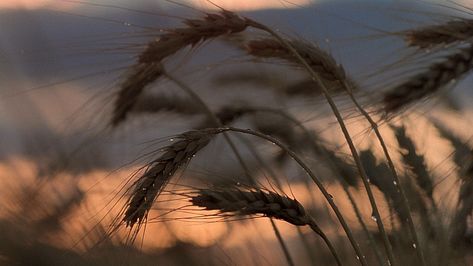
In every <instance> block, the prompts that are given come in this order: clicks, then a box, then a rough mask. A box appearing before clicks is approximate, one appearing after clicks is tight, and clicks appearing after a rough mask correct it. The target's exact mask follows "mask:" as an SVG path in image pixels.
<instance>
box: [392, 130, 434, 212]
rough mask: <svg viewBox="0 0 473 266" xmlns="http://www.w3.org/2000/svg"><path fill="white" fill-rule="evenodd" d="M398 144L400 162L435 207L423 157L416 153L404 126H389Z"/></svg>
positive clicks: (432, 186)
mask: <svg viewBox="0 0 473 266" xmlns="http://www.w3.org/2000/svg"><path fill="white" fill-rule="evenodd" d="M391 127H392V128H393V129H394V133H395V136H396V139H397V142H398V144H399V147H400V148H402V149H404V152H402V151H401V156H402V161H403V162H404V164H405V165H406V166H407V167H408V168H409V169H410V170H411V171H412V173H413V174H414V176H415V177H416V182H417V185H418V186H419V187H420V188H421V189H422V190H423V191H424V193H425V194H426V195H427V197H428V198H429V200H430V201H431V203H432V204H434V206H435V201H434V198H433V191H434V184H433V182H432V178H431V176H430V174H429V172H428V171H427V165H426V163H425V159H424V156H423V155H421V154H418V153H417V150H416V147H415V145H414V142H413V140H412V139H411V138H410V137H409V136H408V135H407V134H406V128H405V127H404V126H400V127H396V126H391Z"/></svg>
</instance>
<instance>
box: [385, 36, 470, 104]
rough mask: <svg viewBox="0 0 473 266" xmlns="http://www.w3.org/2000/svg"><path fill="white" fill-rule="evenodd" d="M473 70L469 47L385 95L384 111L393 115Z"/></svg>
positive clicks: (433, 65)
mask: <svg viewBox="0 0 473 266" xmlns="http://www.w3.org/2000/svg"><path fill="white" fill-rule="evenodd" d="M472 68H473V45H469V46H468V47H466V48H463V49H461V50H460V51H458V52H457V53H455V54H452V55H450V56H448V57H446V58H445V60H443V61H441V62H438V63H435V64H432V65H431V66H430V67H429V68H428V70H426V71H424V72H422V73H419V74H417V75H415V76H413V77H411V78H410V79H408V80H407V81H406V82H404V83H402V84H400V85H398V86H396V87H394V88H393V89H391V90H389V91H388V92H387V93H385V95H384V99H383V102H384V110H385V111H386V113H392V112H395V111H397V110H399V109H401V108H402V107H404V106H406V105H408V104H411V103H413V102H414V101H417V100H420V99H422V98H424V97H427V96H429V95H432V94H433V93H435V92H436V91H437V90H439V89H440V88H442V87H444V86H446V85H447V84H448V83H449V82H452V81H456V80H458V79H460V78H462V77H463V76H464V75H465V74H466V73H467V72H469V71H470V70H471V69H472Z"/></svg>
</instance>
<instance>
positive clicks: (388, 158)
mask: <svg viewBox="0 0 473 266" xmlns="http://www.w3.org/2000/svg"><path fill="white" fill-rule="evenodd" d="M344 86H345V88H346V91H347V93H348V95H349V96H350V99H351V101H352V102H353V103H354V104H355V106H356V108H357V109H358V110H359V111H360V113H361V114H362V115H363V116H364V117H365V118H366V120H367V121H368V122H369V123H370V126H371V128H372V129H373V131H374V133H375V135H376V138H377V139H378V141H379V144H380V145H381V148H382V149H383V153H384V156H385V157H386V161H387V162H388V165H389V168H390V170H391V174H392V176H393V179H394V181H396V182H395V185H394V186H395V187H396V188H397V192H398V193H399V194H400V195H401V199H402V200H401V202H402V205H403V207H404V208H405V209H406V211H407V223H408V225H409V231H410V233H411V237H412V238H413V242H414V245H412V248H413V249H415V250H416V252H417V256H418V257H419V259H420V262H421V265H423V266H425V265H427V264H426V262H425V257H424V253H423V251H422V248H421V246H420V244H419V238H418V236H417V231H416V229H415V225H414V221H413V220H412V215H411V213H412V211H411V208H410V205H409V200H408V199H407V196H406V193H405V192H404V189H403V188H402V185H401V180H400V179H399V176H398V174H397V172H396V168H395V167H394V163H393V160H392V159H391V155H390V154H389V151H388V148H387V147H386V143H385V142H384V138H383V136H382V135H381V133H380V132H379V129H378V124H377V123H376V122H375V121H374V120H373V119H372V118H371V116H370V115H369V114H368V112H366V110H365V109H364V108H363V107H362V106H361V105H360V104H359V103H358V101H357V100H356V98H355V96H354V95H353V92H352V90H351V88H350V85H349V84H347V83H346V82H345V84H344Z"/></svg>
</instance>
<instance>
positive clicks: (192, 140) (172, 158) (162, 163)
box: [123, 129, 219, 227]
mask: <svg viewBox="0 0 473 266" xmlns="http://www.w3.org/2000/svg"><path fill="white" fill-rule="evenodd" d="M218 132H219V131H218V130H214V129H208V130H196V131H188V132H185V133H183V134H181V135H179V136H178V137H176V138H175V142H174V143H173V144H172V145H170V146H167V147H165V148H164V149H163V154H162V155H161V156H160V157H159V158H158V159H156V160H154V161H153V162H152V163H151V164H150V167H149V168H148V169H147V170H146V171H145V173H144V174H143V175H142V176H141V177H140V178H139V179H138V181H137V182H136V184H135V186H134V188H133V192H132V194H131V196H130V198H129V200H128V203H127V209H126V211H125V215H124V218H123V221H125V223H126V224H127V226H131V227H132V226H133V225H134V224H135V223H137V222H138V223H140V222H142V221H143V219H145V218H146V215H147V214H148V212H149V210H150V208H151V206H152V204H153V203H154V201H155V200H156V198H157V197H158V196H159V194H160V193H161V191H162V190H163V189H164V187H165V186H166V184H167V183H168V182H169V180H170V179H171V178H172V177H173V175H174V174H175V173H176V171H177V170H178V169H179V168H180V167H182V166H183V165H185V164H186V163H188V162H189V160H190V159H192V157H193V156H194V155H195V154H196V153H197V152H199V151H200V150H201V149H202V148H204V147H205V146H207V144H208V143H209V142H210V140H211V138H212V136H213V135H214V134H216V133H218Z"/></svg>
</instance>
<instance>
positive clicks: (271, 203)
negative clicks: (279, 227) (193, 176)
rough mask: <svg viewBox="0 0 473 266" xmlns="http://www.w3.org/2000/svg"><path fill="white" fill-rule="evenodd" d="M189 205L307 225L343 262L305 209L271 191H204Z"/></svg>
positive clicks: (338, 262) (230, 189) (335, 256)
mask: <svg viewBox="0 0 473 266" xmlns="http://www.w3.org/2000/svg"><path fill="white" fill-rule="evenodd" d="M190 202H191V203H192V204H193V205H194V206H198V207H201V208H204V209H205V210H215V211H219V212H220V213H221V214H226V213H234V214H237V215H263V216H266V217H269V218H275V219H280V220H283V221H286V222H288V223H290V224H293V225H296V226H305V225H308V226H310V227H311V228H312V230H313V231H314V232H315V233H317V234H318V235H320V236H321V237H322V239H323V240H324V241H325V243H326V244H327V246H328V247H329V249H330V251H331V253H332V255H333V256H334V258H335V260H336V262H337V265H342V264H341V260H340V258H339V256H338V255H337V253H336V252H335V249H334V248H333V245H332V244H331V243H330V241H329V240H328V238H327V237H326V235H325V234H324V233H323V231H322V230H321V229H320V227H319V226H318V225H317V224H316V223H315V221H314V220H313V219H312V217H311V216H310V215H308V214H307V212H306V211H305V209H304V207H303V206H302V205H301V204H300V203H299V202H298V201H297V200H295V199H291V198H289V197H287V196H283V195H280V194H278V193H275V192H272V191H264V190H261V189H257V188H252V189H248V190H243V189H240V188H224V189H201V190H199V191H198V194H197V195H196V196H192V197H191V199H190Z"/></svg>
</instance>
